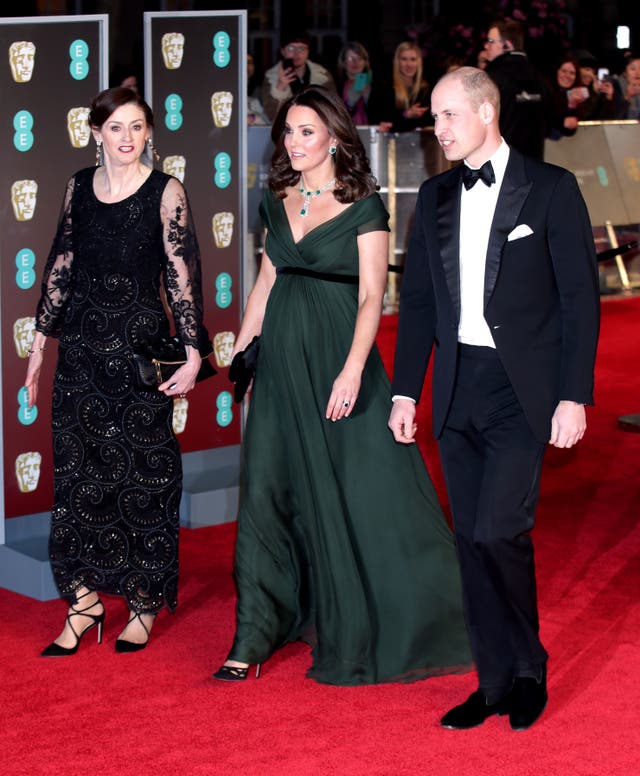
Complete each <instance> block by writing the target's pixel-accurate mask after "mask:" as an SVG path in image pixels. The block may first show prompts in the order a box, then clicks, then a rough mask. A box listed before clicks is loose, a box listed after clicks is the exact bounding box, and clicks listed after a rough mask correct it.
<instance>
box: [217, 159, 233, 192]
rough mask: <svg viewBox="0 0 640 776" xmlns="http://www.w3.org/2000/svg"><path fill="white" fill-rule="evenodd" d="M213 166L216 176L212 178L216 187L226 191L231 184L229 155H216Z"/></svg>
mask: <svg viewBox="0 0 640 776" xmlns="http://www.w3.org/2000/svg"><path fill="white" fill-rule="evenodd" d="M213 166H214V167H215V168H216V174H215V175H214V176H213V180H214V181H215V184H216V186H217V187H218V188H219V189H226V188H227V186H228V185H229V184H230V183H231V157H230V156H229V154H227V153H225V152H224V151H221V152H220V153H219V154H216V158H215V159H214V160H213Z"/></svg>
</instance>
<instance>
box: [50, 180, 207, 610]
mask: <svg viewBox="0 0 640 776" xmlns="http://www.w3.org/2000/svg"><path fill="white" fill-rule="evenodd" d="M94 173H95V168H91V169H86V170H81V171H80V172H78V173H77V174H76V175H75V176H74V177H73V178H72V179H71V180H70V181H69V184H68V186H67V191H66V195H65V200H64V205H63V209H62V215H61V218H60V222H59V225H58V230H57V233H56V237H55V239H54V243H53V247H52V249H51V253H50V255H49V258H48V260H47V263H46V267H45V271H44V278H43V283H42V296H41V299H40V302H39V304H38V308H37V313H36V328H37V330H38V331H40V332H42V333H43V334H45V335H47V336H50V337H58V338H59V348H58V363H57V367H56V374H55V380H54V385H53V398H52V419H53V461H54V491H55V495H54V506H53V509H52V513H51V535H50V540H49V553H50V559H51V566H52V570H53V574H54V577H55V580H56V583H57V585H58V588H59V590H60V593H61V594H62V595H63V596H65V597H67V598H69V599H72V598H73V595H74V591H75V589H76V588H78V587H79V586H81V585H86V587H88V588H90V589H92V590H98V591H100V592H104V593H114V594H120V595H122V596H124V598H125V599H126V601H127V604H128V606H129V608H130V609H132V610H133V611H136V612H141V613H142V612H147V613H152V612H157V611H159V610H160V609H161V608H162V607H163V606H167V607H168V608H169V609H174V608H175V607H176V605H177V586H178V524H179V516H178V507H179V504H180V495H181V485H182V470H181V459H180V450H179V447H178V443H177V440H176V438H175V435H174V433H173V429H172V423H171V421H172V410H173V401H172V399H171V397H168V396H165V395H164V394H163V393H161V392H159V391H157V390H146V389H142V388H140V387H139V386H138V383H137V382H136V379H135V371H134V367H133V362H132V359H131V351H132V348H134V347H135V346H136V345H138V344H140V343H141V342H142V341H144V340H147V339H153V338H155V337H158V336H166V335H168V334H169V328H170V327H169V321H168V318H167V315H166V313H165V308H164V306H163V301H162V298H161V289H160V285H161V282H164V289H165V292H166V298H167V302H168V304H169V307H170V309H171V312H172V315H173V319H174V322H175V327H176V331H177V333H178V335H179V336H180V338H181V339H182V341H183V343H184V344H186V345H192V346H194V347H196V348H199V347H201V345H202V344H203V342H204V341H206V339H207V333H206V331H205V329H204V327H203V324H202V291H201V282H200V257H199V252H198V244H197V240H196V236H195V232H194V228H193V223H192V221H191V216H190V211H189V206H188V202H187V198H186V194H185V191H184V189H183V187H182V185H181V184H180V182H179V181H177V180H176V179H175V178H171V177H170V176H168V175H165V174H164V173H161V172H158V171H155V170H154V171H153V172H152V173H151V175H150V176H149V177H148V178H147V179H146V181H145V182H144V183H143V184H142V186H141V187H140V188H139V189H138V190H137V191H136V192H135V193H134V194H133V195H132V196H130V197H127V198H126V199H124V200H122V201H121V202H116V203H113V204H107V203H103V202H101V201H99V200H98V199H97V198H96V196H95V194H94V191H93V176H94Z"/></svg>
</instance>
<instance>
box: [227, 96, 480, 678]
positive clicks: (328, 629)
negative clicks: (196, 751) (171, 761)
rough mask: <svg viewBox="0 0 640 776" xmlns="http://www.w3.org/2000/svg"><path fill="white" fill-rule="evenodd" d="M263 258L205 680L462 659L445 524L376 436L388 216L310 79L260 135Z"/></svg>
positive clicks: (422, 486)
mask: <svg viewBox="0 0 640 776" xmlns="http://www.w3.org/2000/svg"><path fill="white" fill-rule="evenodd" d="M272 137H273V140H274V144H275V152H274V155H273V159H272V168H271V173H270V180H269V183H270V191H268V192H267V193H266V195H265V197H264V200H263V202H262V205H261V214H262V218H263V220H264V223H265V226H266V241H265V252H264V255H263V259H262V264H261V269H260V272H259V275H258V279H257V281H256V285H255V287H254V289H253V291H252V292H251V295H250V297H249V300H248V302H247V307H246V311H245V315H244V319H243V322H242V326H241V328H240V331H239V333H238V337H237V341H236V352H237V351H239V350H242V349H243V348H245V347H246V346H247V344H248V343H249V342H250V341H251V339H252V338H253V337H254V335H256V334H260V335H261V339H260V353H259V357H258V365H257V371H256V377H255V380H254V385H253V390H252V397H251V406H250V410H249V415H248V418H247V425H246V433H245V438H244V448H243V450H244V456H243V457H244V461H243V479H242V495H241V503H240V511H239V515H238V537H237V542H236V553H235V577H236V585H237V593H238V600H237V609H236V636H235V639H234V643H233V647H232V649H231V652H230V653H229V658H228V660H227V661H226V663H225V664H224V665H223V666H222V667H221V668H220V669H219V670H218V671H217V672H216V673H215V674H214V677H215V678H217V679H225V680H238V679H244V678H246V676H247V671H248V667H249V665H251V664H260V663H262V662H264V661H265V660H267V658H269V656H270V655H272V654H273V652H274V651H275V650H276V649H277V648H278V647H280V646H282V645H283V644H285V643H286V642H289V641H294V640H297V639H303V640H305V641H307V642H309V643H310V644H311V645H312V650H313V651H312V655H313V665H312V667H311V669H310V671H309V676H311V677H313V678H314V679H316V680H317V681H320V682H326V683H329V684H340V685H356V684H368V683H373V682H386V681H412V680H415V679H421V678H424V677H426V676H429V675H434V674H443V673H452V672H460V671H464V670H467V669H468V667H469V663H470V657H469V651H468V645H467V636H466V630H465V626H464V620H463V614H462V596H461V590H460V582H459V577H458V567H457V561H456V557H455V549H454V544H453V539H452V535H451V532H450V530H449V528H448V526H447V524H446V521H445V519H444V517H443V514H442V512H441V510H440V507H439V505H438V501H437V499H436V496H435V493H434V490H433V487H432V484H431V481H430V479H429V475H428V474H427V471H426V469H425V466H424V463H423V461H422V458H421V456H420V453H419V451H418V449H417V448H416V447H415V446H413V447H408V448H407V447H404V446H402V445H398V444H396V443H395V442H394V440H393V438H392V436H391V434H390V432H389V430H388V428H387V419H388V415H389V405H390V398H391V397H390V389H389V382H388V379H387V376H386V373H385V371H384V367H383V365H382V361H381V359H380V355H379V353H378V351H377V348H376V346H375V344H374V340H375V336H376V331H377V328H378V324H379V320H380V315H381V311H382V301H383V295H384V291H385V287H386V276H387V247H388V231H389V228H388V225H387V220H388V214H387V212H386V210H385V208H384V205H383V204H382V201H381V199H380V197H379V196H378V194H377V193H376V184H375V179H374V178H373V177H372V175H371V173H370V170H369V167H368V163H367V159H366V156H365V152H364V148H363V146H362V143H361V141H360V139H359V137H358V135H357V132H356V130H355V128H354V126H353V123H352V122H351V119H350V117H349V114H348V112H347V111H346V109H345V107H344V105H343V103H342V102H341V100H340V98H339V97H338V96H336V95H334V94H332V93H330V92H329V91H327V90H324V89H323V88H322V87H317V86H311V87H308V88H306V89H305V90H303V91H301V92H300V93H299V94H297V95H295V96H294V97H292V98H291V99H290V100H289V101H288V102H287V103H286V104H285V105H284V106H283V108H282V109H281V111H280V112H279V114H278V116H277V118H276V121H275V122H274V125H273V131H272Z"/></svg>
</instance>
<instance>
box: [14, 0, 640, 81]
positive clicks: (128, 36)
mask: <svg viewBox="0 0 640 776" xmlns="http://www.w3.org/2000/svg"><path fill="white" fill-rule="evenodd" d="M15 7H18V8H19V10H13V11H11V10H8V9H3V11H2V13H3V14H4V15H7V16H10V15H15V16H29V15H32V14H34V15H35V14H41V15H44V14H47V15H50V14H56V13H61V14H77V13H84V14H93V13H108V14H109V16H110V19H109V21H110V36H111V37H110V59H109V61H110V63H111V66H112V67H115V66H119V67H124V68H129V69H133V70H135V71H136V72H137V74H138V77H139V78H142V72H143V62H142V34H143V33H142V15H143V13H144V11H205V10H231V9H233V10H238V9H246V10H247V15H248V32H249V40H248V49H249V52H250V53H252V54H253V55H254V57H255V60H256V65H257V70H258V73H259V74H260V73H262V72H264V70H266V69H267V68H268V67H270V66H271V65H272V64H273V63H274V62H275V60H276V59H277V56H278V53H277V52H278V48H279V43H280V38H281V34H282V33H283V32H284V34H285V35H286V34H287V33H286V30H287V29H304V30H306V31H307V32H308V33H309V35H310V37H311V40H312V47H311V55H310V58H311V59H313V60H314V61H318V62H321V63H322V64H324V65H325V66H327V67H328V68H329V69H330V70H332V71H333V70H334V69H335V63H336V58H337V54H338V51H339V49H340V46H341V45H342V43H343V42H344V41H346V40H353V39H355V40H358V41H360V42H361V43H362V44H363V45H364V46H365V47H366V48H367V50H368V51H369V53H370V56H371V60H372V65H373V69H374V72H376V73H378V74H380V76H381V77H386V76H387V74H388V71H389V70H390V63H391V57H392V55H393V51H394V49H395V47H396V45H397V44H398V43H399V42H400V41H402V40H406V39H416V40H417V41H418V42H419V44H420V45H421V46H422V48H423V51H424V53H425V55H426V69H427V76H428V77H429V79H430V80H433V79H434V78H436V77H437V76H438V75H439V74H440V72H441V70H442V67H443V66H444V62H445V60H446V59H447V57H449V56H455V57H458V58H460V59H463V60H465V61H467V62H468V63H469V64H475V57H476V55H477V51H478V50H479V49H480V48H481V47H482V43H483V35H485V34H486V32H487V29H488V26H489V25H490V23H491V20H492V19H494V18H496V17H498V16H501V15H515V16H516V17H517V18H520V19H522V20H523V22H524V24H525V27H526V28H527V29H528V30H529V33H530V34H529V37H528V40H527V46H526V48H527V51H528V52H529V54H530V56H531V57H532V58H533V59H534V60H536V63H537V64H538V66H539V67H540V68H541V69H542V70H545V71H547V72H551V71H552V70H553V69H554V68H555V65H556V64H557V59H558V57H559V56H560V55H561V54H562V52H563V51H565V50H567V49H574V50H581V49H587V50H588V51H590V52H591V53H592V54H594V55H595V56H596V57H597V58H598V59H599V60H600V64H601V65H602V66H608V67H609V68H610V69H611V70H612V72H616V71H618V70H620V69H621V57H620V54H619V52H617V51H616V45H615V34H616V27H617V26H618V25H620V24H625V25H627V26H629V27H630V28H631V45H632V47H635V48H636V49H639V48H640V3H639V2H638V0H250V2H245V3H241V2H234V0H230V2H223V1H220V0H218V2H216V1H215V0H214V1H213V2H212V1H211V0H164V1H161V2H145V1H144V0H110V1H101V0H67V1H66V2H65V1H64V0H58V1H57V2H56V0H39V1H38V0H23V1H22V2H20V4H19V5H18V4H17V3H16V4H15Z"/></svg>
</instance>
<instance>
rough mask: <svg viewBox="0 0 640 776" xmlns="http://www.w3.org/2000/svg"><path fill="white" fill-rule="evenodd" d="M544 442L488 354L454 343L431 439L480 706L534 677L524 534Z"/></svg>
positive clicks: (534, 635)
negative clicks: (440, 416) (449, 517)
mask: <svg viewBox="0 0 640 776" xmlns="http://www.w3.org/2000/svg"><path fill="white" fill-rule="evenodd" d="M544 450H545V445H543V444H542V443H540V442H539V441H538V440H537V439H536V438H535V437H534V436H533V433H532V431H531V429H530V427H529V424H528V423H527V421H526V419H525V417H524V414H523V412H522V408H521V407H520V404H519V402H518V399H517V398H516V395H515V393H514V391H513V389H512V387H511V384H510V383H509V380H508V378H507V375H506V373H505V371H504V368H503V366H502V364H501V362H500V359H499V357H498V354H497V352H496V351H495V350H494V349H493V348H484V347H475V346H471V345H460V347H459V359H458V374H457V379H456V387H455V391H454V396H453V400H452V405H451V409H450V411H449V415H448V417H447V423H446V426H445V429H444V431H443V433H442V436H441V438H440V454H441V458H442V467H443V470H444V475H445V479H446V483H447V490H448V493H449V501H450V503H451V509H452V513H453V522H454V529H455V535H456V544H457V548H458V556H459V559H460V568H461V573H462V583H463V589H464V596H465V607H466V614H467V625H468V628H469V638H470V641H471V648H472V651H473V656H474V660H475V662H476V667H477V670H478V677H479V682H480V689H481V690H482V691H483V692H484V693H485V695H486V696H487V699H488V701H489V703H494V702H495V701H497V700H499V699H500V698H501V697H503V696H504V695H505V694H506V693H507V692H508V691H509V689H510V688H511V686H512V684H513V680H514V678H515V677H517V676H534V677H535V678H537V679H540V678H541V677H542V671H543V667H544V664H545V662H546V659H547V653H546V652H545V650H544V647H543V646H542V644H541V643H540V639H539V638H538V610H537V602H536V581H535V568H534V560H533V544H532V542H531V538H530V536H529V531H531V529H532V528H533V524H534V517H535V509H536V504H537V501H538V491H539V485H540V470H541V467H542V458H543V455H544Z"/></svg>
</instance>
